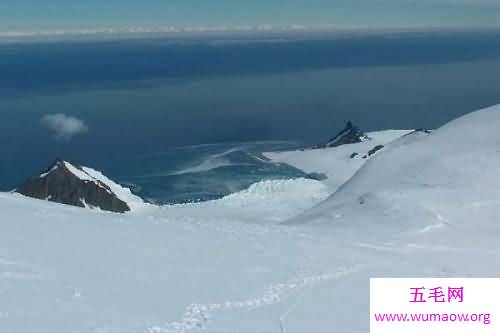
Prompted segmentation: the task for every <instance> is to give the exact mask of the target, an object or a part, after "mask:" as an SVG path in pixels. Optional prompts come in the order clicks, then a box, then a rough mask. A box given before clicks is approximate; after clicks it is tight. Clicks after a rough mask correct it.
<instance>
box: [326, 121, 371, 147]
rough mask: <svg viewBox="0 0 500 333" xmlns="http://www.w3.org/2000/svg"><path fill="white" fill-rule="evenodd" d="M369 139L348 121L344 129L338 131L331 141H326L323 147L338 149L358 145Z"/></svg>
mask: <svg viewBox="0 0 500 333" xmlns="http://www.w3.org/2000/svg"><path fill="white" fill-rule="evenodd" d="M369 139H370V138H369V137H368V136H367V135H366V134H365V133H363V132H362V131H361V130H360V129H359V127H357V126H355V125H353V123H352V122H351V121H348V122H347V124H346V126H345V128H344V129H343V130H342V131H340V133H339V134H337V135H336V136H335V137H334V138H333V139H331V140H330V141H328V143H327V144H326V145H325V146H326V147H338V146H341V145H345V144H350V143H358V142H362V141H365V140H369Z"/></svg>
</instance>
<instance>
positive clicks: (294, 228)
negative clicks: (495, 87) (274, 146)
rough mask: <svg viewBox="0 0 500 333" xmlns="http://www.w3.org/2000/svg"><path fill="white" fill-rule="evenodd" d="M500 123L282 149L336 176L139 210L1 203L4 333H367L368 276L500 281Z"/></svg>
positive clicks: (463, 123) (489, 116)
mask: <svg viewBox="0 0 500 333" xmlns="http://www.w3.org/2000/svg"><path fill="white" fill-rule="evenodd" d="M499 123H500V105H499V106H494V107H491V108H487V109H484V110H480V111H477V112H473V113H471V114H468V115H466V116H463V117H461V118H459V119H457V120H454V121H452V122H450V123H448V124H447V125H445V126H443V127H442V128H439V129H437V130H435V131H433V132H432V133H430V134H429V133H423V132H413V131H411V130H408V131H382V132H376V133H370V134H369V136H370V137H372V138H373V139H372V140H367V141H363V142H361V143H355V144H351V145H344V146H340V147H336V148H325V149H315V150H302V151H290V152H273V153H268V154H265V155H266V157H267V158H269V159H271V160H273V161H275V162H277V163H288V164H290V165H293V166H294V167H297V168H299V169H302V170H304V171H305V172H318V173H324V174H326V175H327V176H328V178H327V179H325V180H324V181H317V180H312V179H303V178H298V179H290V180H275V181H264V182H260V183H257V184H254V185H252V186H251V187H250V188H249V189H247V190H244V191H241V192H238V193H234V194H231V195H229V196H226V197H224V198H222V199H220V200H214V201H208V202H201V203H189V204H179V205H169V206H153V205H147V206H143V207H142V208H141V209H136V210H133V211H131V212H129V213H127V214H114V213H109V212H102V211H96V210H87V209H81V208H76V207H70V206H64V205H58V204H55V203H51V202H46V201H39V200H34V199H30V198H25V197H22V196H20V195H16V194H13V193H0V331H1V332H12V333H18V332H19V333H21V332H22V333H29V332H37V333H39V332H40V333H63V332H78V333H80V332H81V333H84V332H85V333H88V332H93V333H108V332H109V333H115V332H116V333H118V332H120V333H121V332H124V333H129V332H130V333H132V332H134V333H135V332H144V333H174V332H179V333H180V332H182V333H187V332H213V333H215V332H217V333H221V332H243V333H247V332H248V333H255V332H262V333H267V332H269V333H283V332H286V333H294V332H297V333H298V332H315V333H323V332H325V333H327V332H335V333H365V332H368V328H369V290H368V289H369V278H370V277H428V276H432V277H495V276H497V275H498V273H499V272H500V267H499V266H500V260H499V259H500V248H499V246H498V245H497V244H498V235H499V233H500V226H499V225H498V223H497V221H498V219H499V215H500V208H499V207H500V175H499V172H498V165H500V154H499V152H500V137H499V136H498V135H497V134H496V127H497V125H498V124H499ZM380 144H381V145H384V146H385V147H384V149H382V150H380V151H378V152H377V153H376V154H374V155H373V156H370V157H369V158H366V159H364V158H363V155H365V154H366V153H367V152H368V151H370V150H371V149H372V148H373V147H374V146H377V145H380ZM355 152H356V153H358V155H357V156H355V157H353V158H351V156H352V154H353V153H355ZM93 177H95V178H97V179H101V180H102V181H103V182H107V180H106V179H104V178H102V177H101V175H99V174H98V172H97V171H95V174H93Z"/></svg>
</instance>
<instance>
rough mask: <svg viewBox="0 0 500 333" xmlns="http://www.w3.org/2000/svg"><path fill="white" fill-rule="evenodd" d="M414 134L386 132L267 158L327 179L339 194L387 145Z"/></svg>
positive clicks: (406, 131) (273, 154) (332, 188)
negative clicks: (352, 141)
mask: <svg viewBox="0 0 500 333" xmlns="http://www.w3.org/2000/svg"><path fill="white" fill-rule="evenodd" d="M412 132H413V130H385V131H378V132H370V133H367V134H364V138H365V139H364V140H360V141H359V142H357V143H346V144H343V145H340V146H336V147H327V148H322V149H303V150H294V151H284V152H281V151H280V152H269V153H265V154H264V156H265V157H267V158H269V159H270V160H272V161H274V162H277V163H286V164H289V165H292V166H294V167H296V168H298V169H300V170H303V171H305V172H307V173H314V174H322V175H325V176H326V180H325V184H327V185H328V186H329V187H330V189H331V191H332V192H333V191H335V190H336V189H337V188H338V187H339V186H340V185H342V184H343V183H345V182H346V181H347V180H348V179H349V178H351V177H352V175H354V173H355V172H356V171H357V170H358V169H359V168H360V167H361V166H363V164H364V163H365V162H366V161H367V160H368V159H370V158H371V157H373V156H375V154H376V153H379V152H380V151H381V150H382V149H381V148H384V147H385V146H386V145H388V144H390V143H391V142H393V141H395V140H396V139H399V138H401V137H402V136H405V135H407V134H410V133H412Z"/></svg>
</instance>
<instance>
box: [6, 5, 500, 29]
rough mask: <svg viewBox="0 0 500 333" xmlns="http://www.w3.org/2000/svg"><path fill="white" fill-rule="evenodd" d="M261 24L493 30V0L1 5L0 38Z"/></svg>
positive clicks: (499, 16) (498, 16)
mask: <svg viewBox="0 0 500 333" xmlns="http://www.w3.org/2000/svg"><path fill="white" fill-rule="evenodd" d="M263 25H265V26H266V27H269V26H273V27H276V26H302V27H306V28H311V27H321V26H326V25H329V26H330V27H339V28H369V29H384V28H425V27H438V28H439V27H445V28H447V27H454V28H456V27H458V28H462V27H463V28H470V27H474V28H477V27H479V28H481V27H489V28H491V27H499V28H500V0H106V1H103V0H85V1H82V0H78V1H77V0H43V1H41V0H2V1H0V33H7V32H11V33H12V32H42V31H66V30H78V29H105V28H111V29H124V30H127V29H134V28H138V27H142V28H146V29H147V28H154V27H175V28H186V27H196V28H207V27H212V28H213V27H226V28H228V29H231V28H238V27H240V28H241V27H247V28H248V27H252V28H254V27H258V26H263Z"/></svg>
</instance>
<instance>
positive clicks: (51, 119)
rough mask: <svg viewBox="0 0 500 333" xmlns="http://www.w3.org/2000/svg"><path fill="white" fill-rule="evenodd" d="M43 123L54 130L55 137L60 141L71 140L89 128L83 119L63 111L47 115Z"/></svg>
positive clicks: (43, 118)
mask: <svg viewBox="0 0 500 333" xmlns="http://www.w3.org/2000/svg"><path fill="white" fill-rule="evenodd" d="M41 123H42V125H43V126H45V127H46V128H48V129H49V130H50V131H52V132H53V135H54V138H55V139H56V140H59V141H70V140H71V139H72V138H73V137H75V136H77V135H80V134H84V133H86V132H87V131H88V130H89V129H88V127H87V125H86V124H85V123H84V122H83V120H80V119H78V118H75V117H72V116H68V115H65V114H63V113H55V114H48V115H45V116H43V117H42V120H41Z"/></svg>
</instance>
